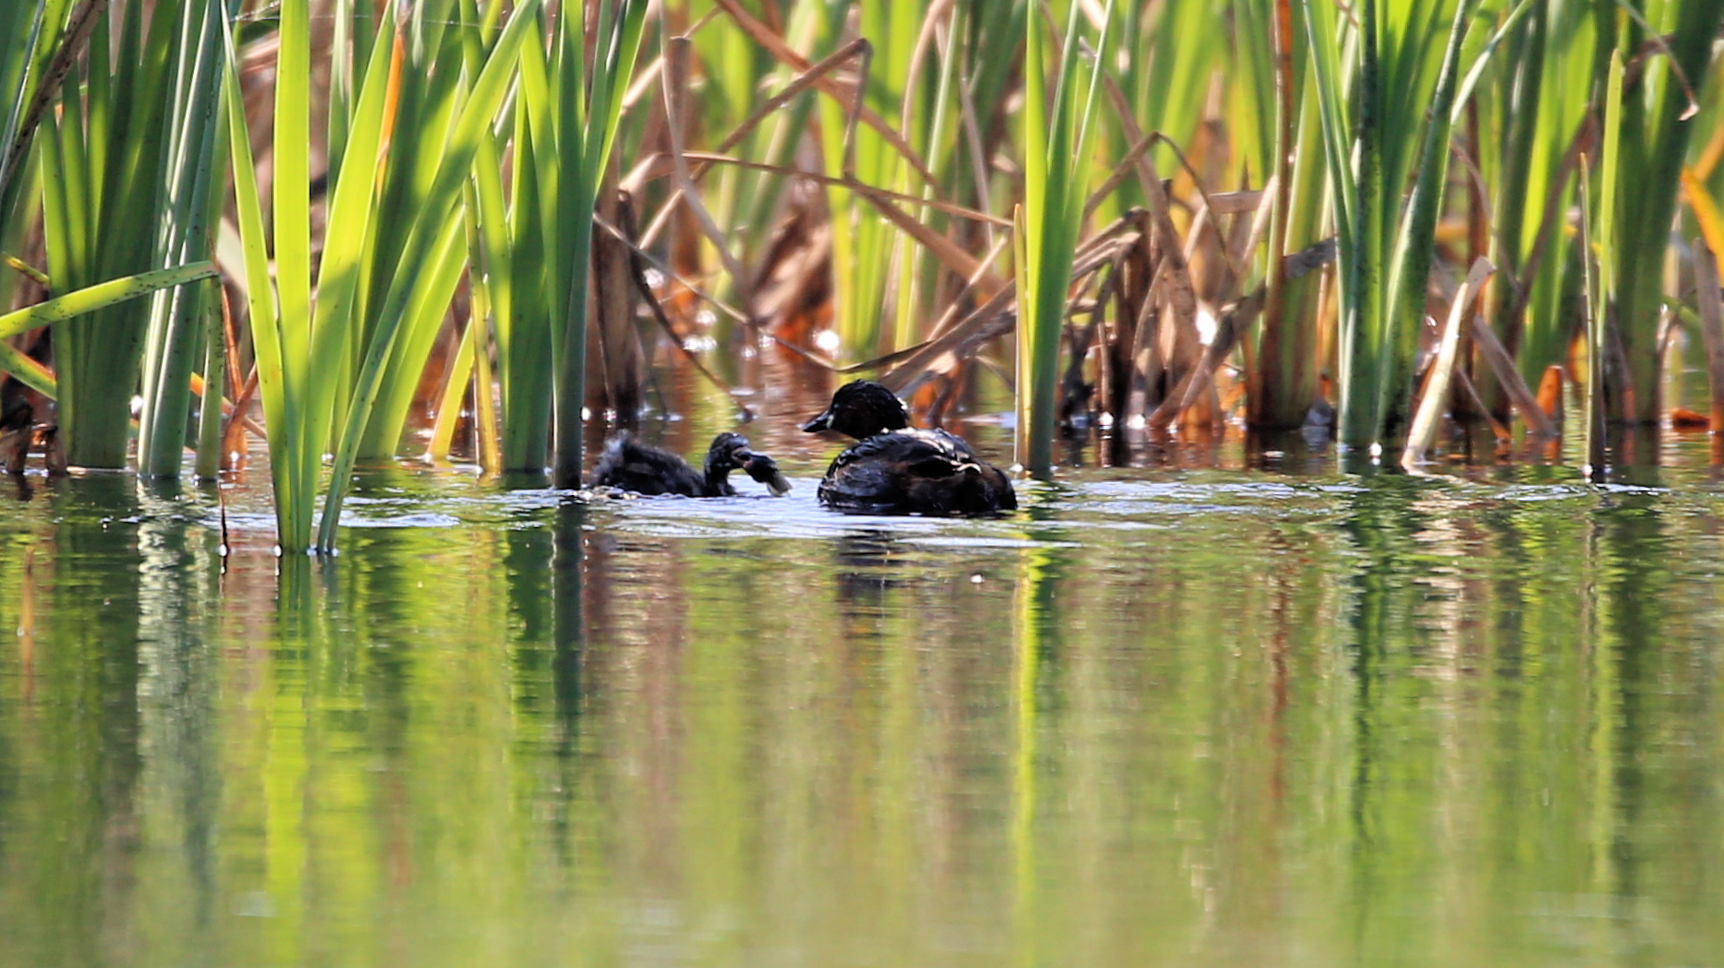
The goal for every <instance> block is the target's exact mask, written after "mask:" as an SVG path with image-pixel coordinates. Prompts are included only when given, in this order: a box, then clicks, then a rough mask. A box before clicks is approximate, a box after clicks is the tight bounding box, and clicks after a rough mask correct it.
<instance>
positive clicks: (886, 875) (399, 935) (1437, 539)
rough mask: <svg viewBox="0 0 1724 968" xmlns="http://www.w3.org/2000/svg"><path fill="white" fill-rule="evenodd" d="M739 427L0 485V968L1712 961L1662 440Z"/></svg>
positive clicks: (1702, 778)
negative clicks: (334, 552) (522, 471)
mask: <svg viewBox="0 0 1724 968" xmlns="http://www.w3.org/2000/svg"><path fill="white" fill-rule="evenodd" d="M703 432H704V429H703ZM685 449H691V450H692V449H694V448H692V447H688V448H685ZM786 464H787V469H788V470H789V471H790V472H791V473H792V475H793V477H794V479H795V483H796V485H797V486H796V490H795V491H794V492H793V493H792V495H791V496H790V497H789V498H787V499H785V500H781V501H774V500H770V499H765V498H762V497H759V496H757V495H753V494H751V495H750V496H745V497H739V498H736V499H731V500H723V501H710V502H690V501H675V500H673V501H629V502H606V503H598V504H593V505H583V504H581V503H579V502H575V501H571V500H567V499H566V498H564V497H560V496H559V495H556V494H553V493H550V492H545V491H514V492H511V491H505V490H502V489H500V488H496V487H493V486H490V485H484V484H480V483H478V482H476V481H475V480H473V478H472V475H471V474H470V473H466V472H463V471H459V470H456V471H449V470H442V471H433V470H394V471H384V472H377V473H373V474H370V475H367V477H366V478H365V482H364V485H363V487H362V488H361V490H360V491H359V493H358V494H357V495H356V497H355V500H354V501H353V502H352V503H351V504H350V506H349V517H348V521H347V523H348V524H349V525H350V526H349V527H348V528H347V530H346V531H345V533H344V534H343V537H342V542H343V544H342V547H343V553H342V555H341V556H340V557H339V558H338V559H336V560H335V561H334V562H332V563H316V562H311V561H308V560H298V559H295V560H290V561H285V562H278V561H277V560H276V559H275V558H274V557H273V556H272V555H271V554H270V552H269V547H270V545H271V543H272V541H273V539H272V537H271V535H270V533H269V529H270V524H271V522H270V518H269V515H268V509H267V504H266V503H265V497H266V495H265V494H264V492H265V490H266V489H265V488H264V487H263V485H262V483H261V481H262V480H263V478H262V476H261V473H260V472H257V471H254V472H252V475H251V478H252V481H253V483H251V484H241V485H237V486H233V487H230V488H228V489H227V490H226V491H225V492H224V493H225V495H226V498H225V500H226V502H227V505H228V518H229V524H230V528H231V529H232V532H233V538H232V540H233V544H234V546H235V553H234V555H233V556H232V557H231V558H229V559H228V560H227V562H226V566H225V569H224V566H223V562H222V559H221V558H220V557H219V556H218V555H217V554H216V549H217V547H218V545H219V544H220V541H221V536H220V531H219V529H218V526H217V521H218V514H217V509H216V505H215V498H214V492H213V491H210V490H199V489H196V488H191V487H188V488H186V489H185V491H184V493H179V492H177V491H175V492H158V491H154V490H152V489H151V488H150V487H149V486H147V485H140V484H139V483H138V482H136V481H135V480H133V479H132V478H130V477H125V476H89V477H85V478H81V479H72V480H66V481H60V482H52V483H51V482H48V481H46V480H43V479H40V478H32V479H30V481H29V482H28V485H27V486H26V487H22V488H21V487H19V486H17V485H15V484H13V483H10V482H5V481H0V492H3V493H0V629H4V630H5V631H6V635H5V636H3V637H0V938H3V939H4V942H3V943H0V965H4V966H13V965H16V966H25V965H31V966H36V965H63V966H73V965H103V966H107V965H112V966H157V965H162V966H167V965H176V966H179V965H388V966H395V965H451V966H457V965H459V966H470V965H479V964H484V965H509V966H514V965H522V966H528V965H593V966H610V965H628V966H657V965H691V966H779V965H782V966H852V965H856V966H860V965H918V966H997V965H1005V964H1012V965H1072V966H1099V965H1169V966H1173V965H1181V966H1185V965H1215V966H1240V965H1264V966H1304V965H1312V966H1332V965H1421V966H1422V965H1432V966H1436V965H1443V966H1447V965H1456V966H1460V965H1466V966H1489V965H1504V966H1508V965H1514V966H1527V965H1565V966H1567V965H1636V966H1639V965H1648V966H1651V965H1673V966H1674V965H1686V966H1692V965H1724V916H1720V912H1721V911H1724V762H1721V760H1724V722H1721V719H1720V716H1719V713H1718V706H1719V699H1720V686H1721V673H1720V668H1719V666H1720V642H1721V641H1724V634H1721V633H1724V579H1721V577H1720V576H1721V575H1724V545H1721V542H1720V527H1719V511H1720V508H1721V507H1724V493H1721V492H1720V490H1719V489H1718V487H1717V485H1716V484H1715V483H1712V482H1711V481H1710V480H1709V479H1708V478H1707V476H1706V474H1705V472H1704V471H1699V472H1695V473H1692V474H1687V475H1683V474H1680V473H1677V472H1668V471H1666V472H1649V473H1647V474H1645V475H1642V476H1640V477H1639V478H1637V479H1635V482H1632V483H1623V484H1617V485H1611V486H1607V487H1590V486H1586V485H1583V484H1581V483H1579V482H1577V481H1576V480H1575V479H1574V476H1573V474H1572V472H1568V471H1564V470H1562V469H1560V468H1540V467H1520V468H1514V469H1508V470H1487V471H1482V472H1479V473H1476V474H1473V475H1471V479H1446V480H1444V479H1419V478H1411V477H1406V476H1403V475H1389V474H1374V475H1357V476H1340V475H1335V474H1332V473H1323V474H1316V475H1297V476H1296V475H1290V474H1283V473H1274V472H1262V471H1257V472H1250V473H1245V472H1240V471H1236V470H1224V471H1223V470H1185V469H1179V468H1177V467H1167V466H1164V467H1160V468H1148V469H1136V470H1126V469H1113V470H1108V469H1092V470H1079V471H1073V472H1070V473H1068V474H1066V475H1063V476H1062V479H1061V481H1060V483H1058V484H1055V485H1037V486H1033V487H1030V488H1028V489H1026V491H1025V492H1024V495H1023V497H1024V499H1023V503H1024V505H1025V510H1023V511H1022V512H1020V513H1019V514H1017V515H1014V516H1011V517H1008V518H1002V519H999V520H991V521H938V520H922V519H886V518H847V517H841V516H836V515H830V514H826V513H824V512H822V511H820V510H819V509H818V508H817V507H816V506H815V505H814V502H813V483H814V477H815V476H816V475H817V471H818V467H819V462H818V457H817V456H815V455H812V454H809V455H804V456H801V457H797V456H794V455H793V456H792V457H791V458H790V459H788V460H787V461H786ZM1629 477H1631V478H1633V475H1629ZM25 491H28V492H29V493H27V494H26V493H24V492H25ZM14 629H17V630H18V634H16V635H13V634H11V633H12V630H14Z"/></svg>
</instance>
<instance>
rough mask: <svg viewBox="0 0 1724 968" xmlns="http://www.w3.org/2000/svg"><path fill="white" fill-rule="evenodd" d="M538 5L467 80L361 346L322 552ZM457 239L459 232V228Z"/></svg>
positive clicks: (512, 23)
mask: <svg viewBox="0 0 1724 968" xmlns="http://www.w3.org/2000/svg"><path fill="white" fill-rule="evenodd" d="M537 8H538V3H537V0H527V2H526V3H523V4H521V5H520V6H518V7H516V8H515V10H514V11H513V12H512V13H511V15H510V18H509V23H508V26H506V27H505V28H504V29H503V32H502V34H501V35H499V37H498V38H497V43H496V46H495V47H493V48H492V50H491V54H490V57H489V58H488V59H487V60H486V63H485V68H484V70H483V71H481V72H480V74H479V76H478V77H477V78H476V79H475V80H474V81H473V86H472V89H471V91H470V93H469V96H468V98H467V100H466V103H465V104H464V105H463V106H462V109H461V113H460V117H459V119H458V120H457V121H456V123H455V125H454V127H453V129H452V131H451V136H450V140H449V143H448V145H447V146H446V152H445V154H444V155H443V157H442V159H441V161H440V163H439V165H438V167H437V173H436V177H435V179H434V181H433V182H432V186H431V188H430V190H429V191H428V192H427V193H426V199H427V204H426V206H425V207H424V208H422V209H421V210H420V211H419V212H418V213H417V214H416V219H415V225H414V229H413V231H412V233H411V234H410V235H409V236H408V239H407V244H406V246H405V248H404V249H403V250H402V251H401V253H400V256H399V261H398V263H397V265H396V270H395V273H394V277H393V281H392V284H391V286H390V289H389V293H388V296H387V299H386V300H385V301H384V303H383V306H382V309H381V310H380V312H379V314H378V316H377V328H376V331H375V333H374V334H373V335H372V337H371V340H370V343H369V345H368V347H367V349H366V354H365V363H364V366H363V367H362V368H361V369H360V371H359V373H358V379H357V382H356V385H355V387H354V393H353V397H352V403H351V404H350V405H349V407H348V409H347V413H346V416H345V420H344V422H343V425H342V430H341V433H340V435H339V437H338V438H337V439H336V442H335V444H336V446H335V465H334V470H333V472H332V474H331V476H330V482H329V489H328V491H327V493H326V494H325V496H324V507H323V520H322V522H321V524H320V526H319V529H318V542H317V544H318V548H319V549H320V550H322V551H324V552H329V551H333V550H334V548H335V535H336V528H337V525H338V524H339V521H340V514H341V502H342V500H343V498H344V497H345V496H346V493H347V487H348V484H349V477H350V476H351V474H352V472H353V465H354V461H355V459H356V457H357V455H358V449H359V444H360V441H361V438H362V436H363V434H364V431H365V425H366V423H367V422H368V421H369V420H370V419H371V416H372V411H373V408H374V406H375V404H376V401H377V398H378V396H379V393H380V391H381V390H382V386H381V378H382V373H383V369H384V366H385V364H386V363H387V361H388V359H389V356H390V354H391V353H393V352H394V351H395V339H396V335H397V331H398V330H399V329H400V328H401V326H402V323H403V320H404V317H405V316H406V313H407V311H408V307H409V304H410V301H411V300H412V299H413V298H414V296H415V295H416V294H417V291H418V289H419V287H420V286H421V284H422V280H423V279H424V278H425V277H426V275H427V273H426V266H427V264H428V263H429V262H430V260H431V256H432V254H433V252H434V251H435V246H436V245H437V243H438V242H439V241H440V239H441V237H442V234H443V232H442V230H443V229H444V228H445V227H446V226H448V225H451V224H453V225H455V226H457V227H458V226H459V220H458V219H457V218H456V217H455V216H456V210H457V206H458V205H459V204H460V203H461V192H462V187H463V185H464V184H465V183H466V181H467V179H468V178H469V177H470V176H471V174H472V166H473V161H474V159H475V157H476V156H477V154H478V151H479V144H480V141H481V140H482V139H484V138H485V137H487V136H488V130H489V127H490V125H491V123H492V121H493V119H494V118H495V117H496V114H497V111H498V109H499V108H500V107H501V106H502V103H503V98H504V96H505V95H506V94H507V93H508V88H509V85H510V84H511V82H512V81H513V78H514V75H515V73H516V62H517V59H518V55H519V53H520V48H521V45H522V43H523V42H524V41H526V39H527V37H528V35H529V32H530V30H531V28H532V27H533V26H535V25H536V24H537V23H538V20H537V16H536V14H537ZM456 237H457V238H459V233H458V232H457V233H456ZM415 376H416V375H415Z"/></svg>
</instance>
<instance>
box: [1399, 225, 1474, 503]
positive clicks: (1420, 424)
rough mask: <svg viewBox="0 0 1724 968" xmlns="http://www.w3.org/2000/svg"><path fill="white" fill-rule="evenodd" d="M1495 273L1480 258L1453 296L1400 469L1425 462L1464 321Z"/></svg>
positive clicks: (1439, 420) (1439, 421)
mask: <svg viewBox="0 0 1724 968" xmlns="http://www.w3.org/2000/svg"><path fill="white" fill-rule="evenodd" d="M1495 272H1496V266H1493V265H1491V263H1490V260H1489V259H1486V258H1485V257H1484V256H1479V257H1478V259H1477V260H1475V261H1474V262H1473V267H1472V269H1471V270H1470V271H1469V272H1468V273H1467V281H1466V284H1465V285H1463V286H1462V287H1461V291H1460V292H1457V293H1455V299H1454V302H1453V303H1452V304H1451V305H1450V306H1449V320H1448V323H1447V324H1446V325H1445V326H1444V327H1443V332H1442V343H1441V344H1440V347H1439V349H1438V350H1437V358H1436V361H1435V362H1433V363H1432V364H1431V372H1430V374H1429V375H1427V376H1426V378H1425V391H1424V393H1423V394H1422V395H1421V396H1420V397H1419V409H1418V412H1417V413H1415V414H1414V415H1413V427H1412V430H1410V431H1409V432H1408V433H1407V446H1406V449H1405V450H1403V451H1402V452H1401V466H1402V467H1405V468H1406V469H1408V470H1413V469H1414V468H1416V467H1417V466H1418V465H1420V464H1422V463H1424V460H1425V453H1426V452H1427V451H1429V450H1430V449H1431V445H1432V444H1433V443H1435V442H1436V439H1437V428H1438V427H1440V426H1441V425H1442V420H1443V412H1444V410H1445V409H1446V408H1447V407H1448V404H1449V400H1450V394H1449V386H1450V384H1451V383H1453V378H1454V373H1455V363H1456V362H1457V361H1458V360H1459V359H1460V346H1461V330H1462V328H1463V327H1464V325H1465V320H1466V319H1467V318H1468V317H1469V316H1471V315H1473V314H1474V312H1473V311H1474V308H1475V307H1474V305H1473V304H1474V302H1475V301H1476V300H1477V299H1478V296H1479V293H1480V292H1482V291H1483V290H1484V285H1485V281H1486V280H1488V279H1490V277H1491V276H1492V275H1493V274H1494V273H1495Z"/></svg>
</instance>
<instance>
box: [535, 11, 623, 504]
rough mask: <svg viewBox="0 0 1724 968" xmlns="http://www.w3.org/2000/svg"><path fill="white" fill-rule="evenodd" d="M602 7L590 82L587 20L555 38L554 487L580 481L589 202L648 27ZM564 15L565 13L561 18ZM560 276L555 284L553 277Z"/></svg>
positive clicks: (571, 23) (569, 22) (571, 22)
mask: <svg viewBox="0 0 1724 968" xmlns="http://www.w3.org/2000/svg"><path fill="white" fill-rule="evenodd" d="M618 2H619V3H620V4H621V7H622V9H621V10H620V12H617V11H615V8H614V5H613V3H612V2H611V0H600V3H599V19H598V30H597V33H596V35H595V36H596V37H597V38H598V41H597V45H596V49H595V53H596V55H597V56H596V57H595V61H594V65H593V71H592V74H591V77H590V79H589V78H588V77H587V75H586V72H585V70H584V69H583V61H584V57H583V54H582V51H583V48H584V46H585V45H584V43H583V41H582V37H583V35H584V26H585V13H584V6H583V8H582V9H583V13H582V16H581V18H580V20H579V21H577V20H576V19H575V18H573V17H569V16H566V15H565V17H564V19H563V22H562V24H561V29H560V30H559V32H558V35H559V43H558V58H559V61H558V67H557V69H556V70H555V71H554V72H553V76H554V77H555V78H556V88H557V98H558V103H559V105H560V109H559V122H560V124H559V127H558V130H557V147H556V157H557V166H558V172H557V176H556V177H557V191H558V197H559V199H560V200H561V204H560V205H559V211H558V219H557V230H558V231H557V233H556V234H557V235H558V236H559V241H560V242H561V243H562V244H561V245H560V246H555V245H554V246H552V247H551V249H552V251H553V252H557V253H560V256H561V257H560V258H559V259H557V263H558V269H559V272H558V273H557V274H556V275H555V276H553V279H554V281H555V283H556V285H558V286H559V287H560V288H559V289H557V290H554V291H553V295H554V296H556V297H557V300H558V302H557V303H556V305H559V306H560V312H559V316H560V322H559V323H558V326H557V330H556V337H555V339H556V343H555V349H556V353H555V361H554V365H555V367H556V369H557V377H556V379H557V384H556V386H557V390H556V430H555V433H556V455H555V457H554V462H553V464H552V483H554V484H555V485H556V486H557V487H577V486H579V485H580V482H581V464H582V452H581V450H582V443H583V441H582V436H583V410H584V408H585V404H586V355H587V309H588V307H587V301H588V293H589V292H590V291H591V264H592V238H593V235H592V234H593V203H594V200H595V199H596V197H597V195H598V186H599V182H600V180H601V179H602V178H603V175H604V171H605V166H606V165H607V164H609V161H610V153H611V150H612V148H613V146H614V144H615V140H616V133H617V126H618V124H619V123H620V121H621V117H622V98H621V96H620V95H621V88H622V86H623V85H625V84H627V82H628V79H629V78H631V77H632V76H633V75H634V65H635V59H636V57H637V56H638V55H639V52H640V42H641V34H642V32H643V30H644V27H645V23H646V13H647V4H646V3H645V2H644V0H618ZM566 10H567V8H565V11H566ZM558 277H560V278H558Z"/></svg>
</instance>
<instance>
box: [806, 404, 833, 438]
mask: <svg viewBox="0 0 1724 968" xmlns="http://www.w3.org/2000/svg"><path fill="white" fill-rule="evenodd" d="M802 429H803V431H804V432H806V433H810V434H817V433H819V432H820V431H822V430H831V429H832V411H831V410H830V409H828V410H827V411H826V412H825V413H823V414H821V415H820V416H818V417H815V418H814V419H813V420H810V421H808V422H807V423H805V424H803V425H802Z"/></svg>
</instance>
